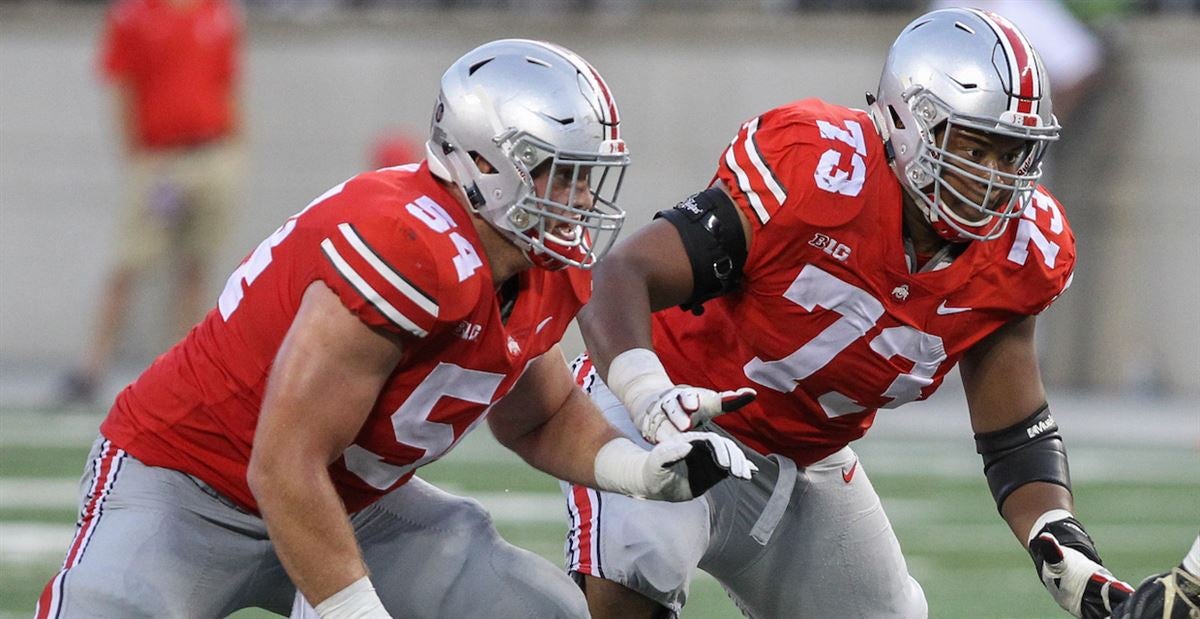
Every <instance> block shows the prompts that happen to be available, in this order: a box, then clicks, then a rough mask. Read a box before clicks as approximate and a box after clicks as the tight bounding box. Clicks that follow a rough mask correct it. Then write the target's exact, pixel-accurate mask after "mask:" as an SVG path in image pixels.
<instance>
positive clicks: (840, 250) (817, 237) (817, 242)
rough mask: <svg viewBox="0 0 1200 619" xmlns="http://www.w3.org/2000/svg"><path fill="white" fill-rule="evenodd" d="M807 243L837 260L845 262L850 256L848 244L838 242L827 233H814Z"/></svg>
mask: <svg viewBox="0 0 1200 619" xmlns="http://www.w3.org/2000/svg"><path fill="white" fill-rule="evenodd" d="M808 244H809V245H812V246H813V247H817V248H819V249H821V250H822V251H824V252H825V253H827V254H829V255H830V256H832V257H833V258H834V259H835V260H837V261H838V262H845V261H846V259H847V258H849V257H850V246H849V245H846V244H845V243H840V242H838V240H837V239H835V238H833V237H831V236H829V235H827V234H821V233H820V232H818V233H816V234H814V235H813V237H812V239H810V240H809V241H808Z"/></svg>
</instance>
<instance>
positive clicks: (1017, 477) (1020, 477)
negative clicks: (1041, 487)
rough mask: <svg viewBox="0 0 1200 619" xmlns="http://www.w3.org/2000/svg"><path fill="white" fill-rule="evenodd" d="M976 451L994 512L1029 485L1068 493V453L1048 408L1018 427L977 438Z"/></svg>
mask: <svg viewBox="0 0 1200 619" xmlns="http://www.w3.org/2000/svg"><path fill="white" fill-rule="evenodd" d="M975 451H977V452H978V453H979V455H981V456H983V474H984V475H985V476H987V480H988V487H989V488H991V490H992V498H994V499H996V509H1001V508H1002V507H1003V506H1004V500H1005V499H1007V498H1008V495H1010V494H1012V493H1013V491H1014V490H1016V489H1017V488H1020V487H1021V486H1024V485H1025V484H1028V483H1031V482H1035V481H1044V482H1048V483H1052V484H1058V485H1060V486H1062V487H1064V488H1066V489H1067V490H1068V491H1069V490H1070V489H1071V472H1070V470H1069V469H1068V467H1067V451H1066V449H1064V448H1063V441H1062V436H1061V435H1059V433H1058V424H1057V423H1055V422H1054V418H1053V417H1051V416H1050V406H1049V405H1048V404H1043V405H1042V407H1041V408H1039V409H1038V410H1037V411H1035V412H1034V413H1033V414H1032V415H1030V416H1029V417H1027V418H1026V419H1025V420H1024V421H1022V422H1020V423H1018V424H1015V425H1012V426H1009V427H1007V428H1004V429H1003V430H996V431H995V432H983V433H980V434H976V435H975Z"/></svg>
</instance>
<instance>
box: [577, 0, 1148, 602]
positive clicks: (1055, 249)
mask: <svg viewBox="0 0 1200 619" xmlns="http://www.w3.org/2000/svg"><path fill="white" fill-rule="evenodd" d="M867 103H868V108H869V109H868V110H861V109H853V108H849V107H843V106H840V105H834V104H831V103H827V102H825V101H821V100H817V99H806V100H801V101H797V102H794V103H790V104H787V105H784V106H781V107H778V108H775V109H772V110H769V111H767V112H765V113H763V114H761V115H759V116H756V117H754V118H752V119H750V120H748V121H746V122H745V123H744V124H743V125H742V127H741V128H740V131H738V132H737V133H736V135H735V136H734V138H733V140H732V141H731V143H730V145H729V147H728V148H727V149H726V150H725V152H724V153H723V154H722V156H721V157H720V159H719V162H718V167H717V171H716V174H715V176H714V178H713V181H712V182H711V184H710V186H709V187H708V188H707V189H705V190H703V191H701V192H699V193H697V194H695V195H693V196H691V197H688V198H686V199H685V200H683V201H682V202H680V203H679V204H678V205H676V206H675V207H674V208H673V209H667V210H665V211H661V212H660V213H659V214H658V217H657V218H656V219H655V220H654V221H653V222H651V223H650V224H648V225H647V226H646V227H644V228H642V229H641V230H639V231H638V232H637V233H636V234H634V235H633V236H632V237H630V238H627V239H625V240H624V242H622V243H621V244H619V245H618V246H617V247H616V248H615V249H614V250H613V252H612V253H611V255H610V256H609V257H608V258H607V259H606V261H605V263H604V264H602V265H600V267H599V268H598V269H597V270H596V274H595V279H594V283H595V294H594V296H593V298H592V301H591V303H590V304H589V305H588V306H587V307H585V308H584V310H583V311H581V312H580V314H579V322H580V326H581V330H582V332H583V336H584V339H585V342H586V344H587V348H588V354H589V355H590V356H584V357H581V358H580V359H579V360H577V361H576V363H575V371H576V376H577V378H578V380H579V382H580V384H581V385H582V386H583V387H584V388H585V390H586V391H587V392H588V393H589V394H590V395H591V397H592V398H593V399H594V401H595V402H596V403H597V405H598V406H599V407H600V409H601V410H603V411H605V414H606V415H607V416H608V418H609V419H610V421H612V423H613V424H614V425H617V426H619V427H622V428H623V429H624V430H625V432H626V434H627V435H628V436H631V437H633V438H635V439H636V440H641V441H645V442H644V443H643V445H647V446H648V445H652V444H654V442H655V441H659V440H663V439H665V438H669V437H671V436H673V435H674V434H675V433H677V432H681V431H691V430H694V429H704V430H707V431H711V432H714V433H717V434H720V435H723V436H728V437H731V438H733V439H735V440H737V441H738V443H739V445H741V446H742V447H743V448H744V449H745V451H746V453H748V454H749V455H750V458H751V460H752V461H753V462H754V463H755V464H756V465H757V467H758V469H759V473H758V474H757V475H755V477H754V479H753V480H752V481H751V483H748V484H724V485H718V486H716V487H714V488H713V490H712V491H711V492H709V493H708V494H707V495H705V496H703V497H701V498H699V499H697V500H695V501H688V502H683V503H677V504H672V505H666V504H656V503H650V502H644V501H643V502H638V501H633V500H629V499H627V498H625V497H620V496H615V495H611V494H604V493H598V492H596V491H594V490H590V489H586V488H581V487H578V486H574V487H571V486H565V485H564V491H565V494H566V497H567V507H568V515H569V526H570V531H569V533H568V541H567V562H568V570H569V571H570V572H572V574H573V575H575V577H576V579H577V580H578V581H579V582H580V583H581V584H582V585H583V587H584V589H585V592H586V595H587V598H588V604H589V608H590V609H591V612H592V614H593V616H595V617H599V618H610V617H622V618H633V617H641V618H645V617H668V616H672V615H676V614H678V613H679V612H680V610H681V608H682V607H683V605H684V603H685V602H686V598H687V592H688V587H689V582H690V579H691V575H692V572H693V569H694V568H696V567H699V568H700V569H703V570H705V571H707V572H708V573H710V574H712V575H713V576H714V577H715V578H716V579H717V580H718V581H719V582H720V583H721V584H722V585H723V586H724V588H725V589H726V591H727V592H728V593H729V595H730V597H731V598H732V599H733V601H734V602H735V604H736V605H737V606H738V607H739V608H740V609H742V610H743V611H744V612H745V613H746V615H747V616H751V617H764V618H774V617H795V616H799V615H803V616H812V617H838V618H850V617H865V618H871V619H877V618H882V617H924V616H926V615H927V614H928V612H929V609H928V608H927V605H926V600H925V596H924V593H923V590H922V588H921V586H920V584H919V583H918V582H917V581H916V580H915V579H914V578H913V577H912V576H911V575H910V574H909V570H908V566H907V563H906V561H905V557H904V556H903V554H902V552H901V548H900V544H899V542H898V540H897V538H896V535H895V533H894V532H893V530H892V527H891V524H890V522H889V521H888V517H887V515H886V514H885V513H884V509H883V506H882V505H881V502H880V499H879V496H878V494H877V493H876V491H875V489H874V488H873V487H872V485H871V482H870V480H869V478H868V476H867V474H866V471H865V470H864V467H863V464H862V462H860V461H859V459H858V456H857V455H856V454H855V452H854V450H853V449H851V447H850V446H849V444H850V443H851V442H852V441H855V440H858V439H860V438H861V437H863V436H864V434H865V433H866V432H867V431H868V429H869V428H870V427H871V425H872V423H873V421H874V418H875V415H876V413H877V412H878V411H879V409H891V408H896V407H899V406H902V405H903V404H905V403H907V402H911V401H915V400H922V399H925V398H927V397H929V396H930V395H931V394H932V393H933V392H934V391H935V390H936V389H937V388H938V387H939V386H940V385H941V384H942V381H943V380H944V378H945V377H946V375H947V374H948V373H949V372H950V371H951V370H952V369H953V368H954V367H955V366H956V365H958V366H959V367H960V374H961V376H962V380H963V385H964V391H965V396H966V404H967V407H966V408H967V414H968V415H969V417H970V421H971V426H972V428H973V430H974V441H975V448H976V451H977V452H978V453H979V454H981V456H982V458H983V472H984V477H985V478H986V482H987V484H988V487H989V489H990V490H991V493H992V496H993V499H994V501H995V505H996V508H997V510H998V511H999V512H1000V515H1001V517H1002V518H1003V520H1004V521H1005V522H1006V523H1007V525H1008V527H1009V529H1010V530H1011V532H1012V533H1013V535H1014V537H1016V539H1017V540H1018V542H1019V543H1020V545H1021V547H1022V548H1023V549H1026V550H1027V551H1028V552H1029V555H1030V556H1031V558H1032V559H1033V562H1034V567H1035V570H1036V573H1037V576H1038V579H1039V580H1040V581H1041V582H1042V583H1043V584H1044V586H1045V588H1046V590H1047V591H1048V592H1049V593H1050V595H1051V596H1052V597H1053V599H1054V601H1055V602H1056V603H1058V605H1059V606H1061V607H1062V608H1063V609H1065V610H1066V611H1068V612H1069V613H1070V614H1072V615H1074V616H1075V617H1083V618H1086V619H1100V618H1102V617H1107V616H1108V614H1109V612H1110V609H1111V608H1112V607H1113V606H1114V605H1115V604H1116V603H1119V602H1120V601H1121V600H1123V599H1124V598H1125V596H1127V595H1128V594H1129V592H1130V591H1131V589H1130V587H1129V586H1128V585H1127V584H1125V583H1123V582H1121V581H1119V580H1117V579H1116V578H1114V577H1113V576H1112V574H1111V573H1110V572H1109V571H1108V570H1107V569H1105V568H1104V567H1103V565H1102V562H1101V560H1100V556H1099V553H1098V552H1097V550H1096V547H1095V544H1094V543H1093V541H1092V539H1091V537H1090V536H1089V535H1088V534H1087V532H1086V531H1085V530H1084V528H1083V525H1082V524H1080V522H1079V520H1078V519H1077V518H1076V517H1075V515H1074V504H1073V503H1074V499H1073V495H1072V491H1071V480H1070V475H1069V471H1068V466H1067V452H1066V450H1065V448H1064V445H1063V438H1062V436H1061V435H1060V433H1059V430H1058V426H1057V424H1056V422H1055V420H1054V417H1053V415H1052V414H1051V410H1050V407H1049V405H1048V404H1047V399H1046V393H1045V388H1044V386H1043V383H1042V379H1041V376H1040V373H1039V369H1038V359H1037V354H1036V345H1035V340H1034V333H1035V323H1036V320H1037V316H1038V315H1039V314H1041V313H1042V312H1043V311H1044V310H1045V309H1046V308H1047V307H1049V306H1050V305H1051V304H1052V303H1053V302H1054V301H1055V299H1057V298H1058V296H1059V295H1060V294H1061V293H1062V292H1063V291H1064V290H1066V288H1067V287H1068V286H1069V285H1070V281H1071V277H1072V273H1073V271H1074V268H1075V244H1074V237H1073V236H1072V233H1071V228H1070V226H1069V225H1068V223H1067V219H1066V217H1065V215H1064V212H1063V209H1062V207H1061V205H1060V204H1059V203H1058V201H1057V200H1056V199H1055V198H1054V197H1053V196H1052V195H1051V194H1050V193H1049V191H1048V190H1047V189H1046V188H1045V187H1043V186H1041V185H1040V184H1039V183H1038V181H1039V178H1040V175H1041V160H1042V158H1043V156H1044V154H1045V153H1046V149H1047V148H1048V147H1049V146H1050V144H1051V143H1052V142H1054V141H1056V140H1058V137H1059V132H1060V127H1059V124H1058V122H1057V120H1056V118H1055V116H1054V114H1053V110H1052V107H1051V90H1050V86H1049V80H1048V78H1047V75H1046V70H1045V67H1044V66H1043V65H1042V63H1041V61H1040V60H1039V58H1038V56H1037V54H1036V53H1035V51H1034V48H1033V47H1032V46H1031V45H1030V43H1029V42H1028V40H1027V39H1026V38H1025V37H1024V36H1023V35H1022V34H1021V32H1020V31H1019V30H1018V29H1017V28H1016V27H1015V26H1014V25H1013V24H1012V23H1011V22H1009V21H1008V20H1006V19H1005V18H1003V17H1001V16H999V15H996V14H994V13H989V12H986V11H981V10H977V9H969V10H968V9H951V10H945V11H935V12H932V13H929V14H926V15H924V16H921V17H919V18H917V19H916V20H915V21H913V22H912V23H911V24H909V25H908V26H907V27H906V28H905V29H904V30H903V31H902V32H901V33H900V35H899V36H898V37H897V39H896V40H895V42H894V44H893V45H892V47H891V49H890V51H889V52H888V55H887V58H886V61H885V62H884V67H883V72H882V75H881V78H880V82H879V86H878V90H877V91H876V93H875V95H873V96H871V95H868V100H867ZM748 398H755V399H753V401H750V402H746V401H745V400H746V399H748ZM731 404H740V405H741V408H739V409H738V410H736V411H735V412H728V410H729V409H730V408H732V407H733V406H731ZM722 413H724V414H722ZM718 415H719V416H718ZM964 438H965V437H964ZM964 551H967V552H969V551H970V549H964ZM962 584H963V586H994V585H989V584H987V583H966V582H964V583H962Z"/></svg>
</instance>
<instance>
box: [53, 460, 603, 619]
mask: <svg viewBox="0 0 1200 619" xmlns="http://www.w3.org/2000/svg"><path fill="white" fill-rule="evenodd" d="M81 486H82V488H81V501H80V504H81V516H80V526H79V529H78V531H77V534H76V537H75V540H74V541H73V542H72V544H71V547H70V548H69V549H68V552H67V559H66V561H65V562H64V569H63V570H62V571H60V572H59V573H58V574H57V575H56V576H55V577H54V578H53V579H52V580H51V582H50V583H49V584H48V585H47V586H46V590H45V591H44V592H43V594H42V597H41V598H40V600H39V604H38V615H37V616H38V617H39V619H40V618H41V617H106V618H112V617H122V618H125V617H130V618H132V617H224V616H226V615H228V614H230V613H232V612H234V611H235V610H238V609H240V608H247V607H253V606H257V607H261V608H265V609H267V610H270V611H272V612H276V613H279V614H282V615H287V614H288V612H289V611H290V610H291V608H292V601H293V597H294V595H295V591H296V589H295V587H294V586H293V585H292V583H291V581H290V580H289V579H288V576H287V574H286V573H285V572H284V569H283V566H282V565H281V564H280V562H279V559H278V558H277V557H276V555H275V551H274V549H273V547H272V545H271V541H270V540H269V539H268V538H267V531H266V526H265V524H264V523H263V521H262V519H261V518H259V517H257V516H255V515H252V514H249V513H247V512H245V511H243V510H241V509H239V508H237V507H235V506H234V505H233V504H232V503H231V502H230V501H229V500H228V499H225V498H224V497H222V496H221V495H219V494H218V493H216V492H215V491H213V490H212V489H211V488H208V487H207V486H205V485H203V484H202V483H201V482H199V481H198V480H195V479H194V478H192V477H190V476H188V475H185V474H183V473H180V472H178V471H174V470H171V469H164V468H158V467H150V466H146V465H144V464H142V463H141V462H139V461H138V460H137V459H135V458H133V457H132V456H129V455H128V454H126V453H124V452H123V451H121V450H118V449H116V448H115V447H113V446H112V445H111V443H109V442H108V441H105V440H103V438H101V439H100V440H98V441H97V442H96V444H95V445H94V446H93V448H92V455H91V456H90V457H89V459H88V466H87V470H86V472H85V474H84V476H83V480H82V482H81ZM351 522H352V524H353V526H354V531H355V534H356V536H357V538H358V543H359V546H360V547H361V548H362V551H363V557H364V559H365V560H366V563H367V566H368V567H369V568H370V570H371V580H372V582H373V583H374V585H375V588H376V590H377V591H378V593H379V597H380V598H381V599H382V600H383V603H384V606H385V607H386V608H387V609H388V611H389V612H390V613H391V614H392V616H394V617H397V618H400V617H471V616H481V615H485V614H486V615H487V616H489V617H513V618H517V617H520V618H522V619H525V618H527V617H583V616H587V605H586V602H585V600H584V598H583V594H582V593H581V592H580V591H579V588H578V587H577V586H576V585H575V584H574V583H573V582H572V581H571V579H570V578H569V577H568V576H567V575H566V574H564V573H563V572H562V570H560V569H558V568H556V567H555V566H554V565H553V564H551V563H550V562H549V561H546V560H545V559H542V558H541V557H539V556H537V555H535V554H533V553H530V552H528V551H525V550H521V549H519V548H517V547H515V546H513V545H511V544H509V543H507V542H505V541H504V540H503V539H502V538H501V537H500V536H499V534H497V532H496V529H495V527H494V526H493V525H492V521H491V518H490V516H489V515H488V514H487V512H486V511H484V509H483V508H482V506H480V505H479V503H478V502H477V501H474V500H472V499H467V498H462V497H457V496H453V495H450V494H447V493H445V492H442V491H441V490H439V489H437V488H435V487H434V486H432V485H430V484H428V483H426V482H424V481H422V480H420V479H418V478H416V477H414V478H413V479H412V481H410V482H409V483H408V484H405V485H404V486H402V487H400V488H399V489H397V490H395V491H393V492H391V493H389V494H388V495H387V496H385V497H384V498H383V499H381V500H379V501H378V502H376V503H375V504H373V505H371V506H370V507H368V508H366V509H363V510H362V511H359V512H357V513H356V514H354V515H353V516H352V518H351Z"/></svg>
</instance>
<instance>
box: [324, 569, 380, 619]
mask: <svg viewBox="0 0 1200 619" xmlns="http://www.w3.org/2000/svg"><path fill="white" fill-rule="evenodd" d="M315 610H316V611H317V615H318V616H319V617H321V619H392V616H391V615H389V614H388V612H387V610H385V609H384V608H383V602H381V601H379V596H378V595H376V594H375V587H374V586H373V585H372V584H371V580H370V579H369V578H367V577H366V576H363V577H362V578H359V579H358V580H356V581H354V582H352V583H350V584H349V585H346V588H344V589H342V590H341V591H338V592H337V593H335V594H333V595H331V596H329V597H328V598H326V599H325V601H323V602H321V603H320V604H317V606H316V609H315Z"/></svg>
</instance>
